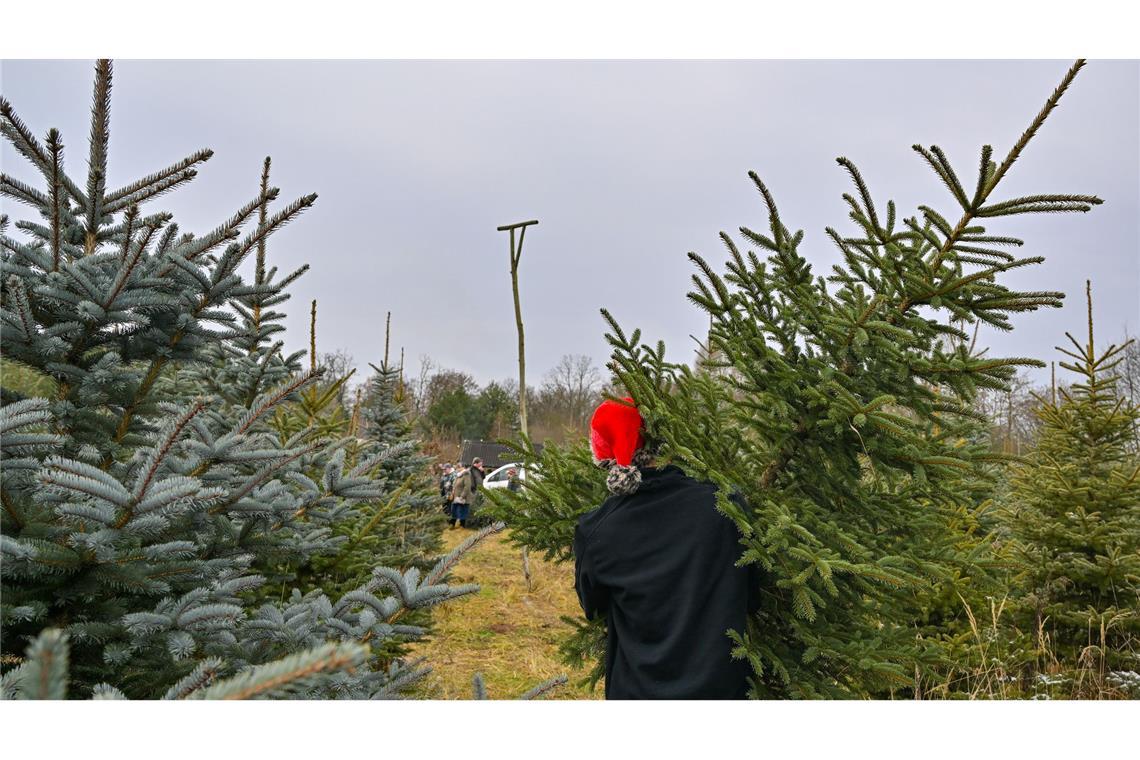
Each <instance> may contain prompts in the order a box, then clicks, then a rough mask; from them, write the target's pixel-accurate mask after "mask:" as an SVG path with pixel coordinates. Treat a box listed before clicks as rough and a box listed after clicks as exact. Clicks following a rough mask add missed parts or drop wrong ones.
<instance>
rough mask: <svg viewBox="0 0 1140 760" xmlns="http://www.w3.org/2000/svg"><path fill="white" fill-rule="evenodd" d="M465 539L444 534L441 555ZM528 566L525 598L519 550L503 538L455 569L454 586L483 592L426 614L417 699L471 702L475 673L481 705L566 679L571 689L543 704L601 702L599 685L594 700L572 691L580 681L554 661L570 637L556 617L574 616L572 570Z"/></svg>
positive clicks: (535, 561)
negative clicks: (428, 622)
mask: <svg viewBox="0 0 1140 760" xmlns="http://www.w3.org/2000/svg"><path fill="white" fill-rule="evenodd" d="M470 535H471V532H470V531H466V530H461V529H458V528H456V529H454V530H452V529H447V530H444V532H443V540H444V545H445V547H446V548H445V551H446V550H449V549H451V548H452V547H453V546H455V545H456V544H458V543H460V542H461V541H463V540H464V539H465V538H467V537H468V536H470ZM530 566H531V591H529V592H528V591H527V588H526V580H525V579H524V578H523V572H522V559H521V555H520V553H519V549H518V548H517V547H515V546H513V545H511V544H510V543H509V542H508V541H507V537H506V535H505V534H504V533H499V534H496V535H493V536H490V537H488V538H487V539H486V540H485V541H484V542H483V543H482V544H480V545H479V546H477V547H475V549H473V550H472V551H471V552H470V553H469V554H468V555H467V556H466V557H465V558H464V559H463V560H462V561H461V562H460V563H459V565H458V566H457V567H456V569H455V571H454V572H453V574H452V575H453V578H454V582H455V583H469V582H474V583H478V584H480V585H481V586H482V590H481V591H480V592H479V593H478V594H473V595H471V596H468V597H465V598H463V599H457V600H455V601H454V602H451V603H449V604H445V605H441V606H439V607H437V608H436V609H435V611H434V612H433V620H434V625H433V630H432V634H431V636H430V637H429V638H428V639H426V640H425V641H423V642H420V643H419V644H417V645H416V646H415V648H414V650H413V654H415V655H423V656H426V657H427V658H428V662H429V663H430V664H431V665H432V667H433V671H432V673H431V674H430V675H429V676H428V677H427V678H426V679H424V681H423V682H422V683H421V685H420V687H419V690H418V694H417V696H420V697H425V698H429V699H470V698H471V679H472V678H473V677H474V675H475V674H476V673H482V674H483V680H484V682H485V683H486V685H487V696H488V697H490V698H491V699H514V698H516V697H518V696H519V695H520V694H523V693H524V692H526V691H527V690H528V689H530V688H531V687H532V686H535V685H537V684H538V683H540V682H542V681H545V680H546V679H548V678H553V677H555V676H558V675H561V674H565V675H567V676H568V677H569V679H570V682H569V683H567V684H566V685H565V686H562V687H560V688H558V689H556V690H555V691H554V692H553V693H552V694H551V695H549V696H548V697H546V699H601V697H602V687H601V684H599V685H598V688H597V690H596V691H594V692H591V691H589V689H588V688H586V687H582V686H578V685H577V682H579V681H581V680H582V678H583V677H584V675H585V674H584V673H583V672H581V671H572V670H569V669H568V668H567V666H566V665H564V664H563V663H562V662H561V661H560V659H559V656H558V644H559V642H560V641H561V640H562V639H564V638H565V637H566V635H567V634H568V633H569V632H570V630H571V629H570V627H569V626H568V625H567V624H566V623H564V622H563V621H562V620H561V619H560V618H561V616H562V615H580V614H581V610H580V609H579V607H578V598H577V596H576V595H575V593H574V568H573V566H572V565H569V564H563V565H557V564H554V563H553V562H545V561H543V560H542V559H541V558H540V557H531V560H530Z"/></svg>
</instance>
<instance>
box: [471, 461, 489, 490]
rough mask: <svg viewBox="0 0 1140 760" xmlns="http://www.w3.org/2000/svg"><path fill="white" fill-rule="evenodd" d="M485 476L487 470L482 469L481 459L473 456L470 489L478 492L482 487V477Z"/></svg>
mask: <svg viewBox="0 0 1140 760" xmlns="http://www.w3.org/2000/svg"><path fill="white" fill-rule="evenodd" d="M485 477H487V472H486V471H485V470H484V469H483V460H482V459H480V458H479V457H475V458H474V459H472V460H471V491H472V492H473V493H475V492H478V490H479V489H480V488H482V487H483V479H484V478H485Z"/></svg>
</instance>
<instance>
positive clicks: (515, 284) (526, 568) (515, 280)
mask: <svg viewBox="0 0 1140 760" xmlns="http://www.w3.org/2000/svg"><path fill="white" fill-rule="evenodd" d="M532 224H538V220H537V219H531V220H530V221H528V222H517V223H515V224H504V225H503V226H502V227H498V228H497V230H498V231H499V232H507V231H509V232H510V233H511V292H512V293H513V294H514V297H515V326H516V327H517V328H518V331H519V431H520V432H521V433H522V434H523V435H524V436H525V435H527V434H528V432H527V425H526V337H525V335H524V332H523V320H522V307H521V306H520V305H519V260H520V259H522V246H523V238H525V237H526V228H527V227H529V226H531V225H532ZM515 230H518V231H519V238H518V246H517V247H516V245H515ZM522 563H523V577H524V578H525V579H526V590H527V592H528V593H529V592H530V591H531V590H532V587H531V575H530V555H529V553H528V552H527V549H526V547H525V546H524V547H523V549H522Z"/></svg>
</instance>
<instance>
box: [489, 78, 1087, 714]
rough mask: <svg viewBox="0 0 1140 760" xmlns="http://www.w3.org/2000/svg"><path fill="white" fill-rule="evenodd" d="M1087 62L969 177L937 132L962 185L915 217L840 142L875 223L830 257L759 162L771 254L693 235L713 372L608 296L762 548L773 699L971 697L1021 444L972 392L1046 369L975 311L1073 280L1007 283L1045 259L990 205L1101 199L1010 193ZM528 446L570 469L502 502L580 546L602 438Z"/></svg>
mask: <svg viewBox="0 0 1140 760" xmlns="http://www.w3.org/2000/svg"><path fill="white" fill-rule="evenodd" d="M1082 66H1083V61H1078V62H1077V63H1076V64H1074V65H1073V66H1072V68H1071V69H1070V70H1069V71H1068V73H1067V74H1066V75H1065V77H1064V79H1063V80H1062V82H1061V84H1060V85H1059V86H1058V87H1057V88H1056V90H1055V91H1054V92H1053V93H1052V95H1051V96H1050V97H1049V98H1048V100H1047V101H1046V104H1045V106H1044V107H1043V108H1042V109H1041V112H1040V113H1039V114H1038V115H1037V116H1036V118H1034V119H1033V121H1032V123H1031V124H1030V126H1029V128H1028V129H1027V130H1026V131H1025V133H1024V134H1023V135H1022V136H1021V138H1020V139H1019V140H1018V141H1017V143H1016V144H1015V145H1014V146H1013V148H1011V149H1010V150H1009V152H1008V153H1007V154H1006V156H1005V157H1004V158H1003V159H1002V160H1001V162H1000V163H998V162H995V160H994V159H993V150H992V149H991V148H990V147H989V146H985V147H983V148H982V151H981V158H980V161H979V166H978V171H977V178H976V181H974V182H972V183H971V184H970V186H968V187H967V186H966V185H964V184H963V182H962V181H961V180H960V179H959V176H960V175H959V173H958V172H957V171H955V169H954V168H952V166H951V164H950V162H949V160H948V158H947V157H946V155H945V154H944V152H943V151H942V150H941V149H939V148H938V147H937V146H931V147H929V148H927V147H923V146H917V145H916V146H914V149H915V151H916V152H917V153H918V154H919V156H920V157H921V158H922V159H923V160H924V161H925V162H926V163H927V164H928V165H929V166H930V167H931V169H932V170H933V171H934V173H935V175H936V176H937V178H938V179H939V181H940V182H941V184H943V185H944V186H945V187H946V189H947V190H948V191H949V194H950V209H949V210H946V209H944V210H942V211H938V210H936V209H935V207H934V206H933V205H930V206H926V205H924V206H920V207H918V212H917V214H915V215H913V216H910V217H906V218H904V217H901V216H900V215H899V214H898V212H897V210H896V207H895V205H894V203H893V202H888V203H887V204H886V206H885V211H884V210H883V208H882V207H881V206H880V205H878V204H876V203H875V202H874V200H873V199H872V193H871V190H870V187H869V185H868V184H867V182H866V180H865V179H864V177H863V175H862V174H861V172H860V171H859V170H858V169H857V168H856V166H855V164H854V163H853V162H851V161H850V160H848V159H846V158H840V159H838V163H839V165H840V167H841V168H842V169H843V170H844V171H845V172H846V173H847V174H848V175H849V176H850V178H851V180H852V183H853V186H854V190H853V192H852V193H850V194H845V195H844V200H845V201H846V202H847V205H848V207H849V209H850V212H849V217H850V220H851V222H852V223H853V225H854V230H853V231H851V232H848V233H846V234H841V233H840V232H838V231H836V230H835V229H831V228H828V229H827V235H828V237H829V238H830V239H831V241H832V242H833V243H834V244H835V245H836V246H837V247H838V249H839V251H840V253H841V254H842V263H841V264H838V265H836V266H834V267H833V268H832V270H831V272H830V274H829V275H828V276H827V277H824V276H819V275H817V274H816V273H815V272H814V271H813V268H812V266H811V264H810V263H809V261H808V259H807V258H806V257H805V256H804V255H803V254H802V253H801V252H800V248H801V244H802V243H803V240H804V235H803V232H802V231H797V232H792V231H791V230H790V229H789V227H788V226H786V224H785V222H784V220H783V219H782V218H781V217H780V214H779V211H778V209H777V206H776V202H775V199H774V197H773V195H772V193H771V192H770V191H769V190H768V188H767V186H766V185H765V184H764V183H763V182H762V181H761V180H760V178H759V176H757V175H756V174H754V173H752V174H750V175H749V176H750V178H751V180H752V183H753V185H754V186H755V188H756V190H757V191H758V192H759V194H760V196H761V199H762V202H763V205H764V209H765V212H766V215H767V228H766V229H765V230H763V231H756V230H754V229H751V228H748V227H742V228H741V230H740V234H741V237H742V238H743V243H744V245H745V246H753V247H754V248H755V250H746V249H744V248H743V247H742V246H741V245H740V244H738V242H737V241H736V240H734V239H733V238H732V237H731V236H729V235H728V234H722V235H721V241H722V243H723V244H724V246H725V248H726V249H727V252H728V257H729V258H728V262H727V263H726V265H725V266H724V269H723V271H718V270H717V269H716V268H714V267H713V266H712V265H711V264H709V263H708V262H707V261H706V260H705V259H704V258H703V257H701V256H698V255H697V254H695V253H693V254H690V255H689V258H690V259H691V260H692V262H693V264H694V265H695V266H696V268H697V273H696V274H695V275H694V276H693V290H692V292H691V293H690V294H689V299H690V301H692V302H693V303H694V304H695V305H697V306H698V307H699V308H701V309H702V310H704V311H706V312H707V313H708V314H709V315H710V318H711V328H710V332H709V345H708V348H707V351H706V352H705V353H706V356H705V357H704V358H703V360H702V362H701V367H700V369H698V370H696V371H694V370H693V369H691V368H689V367H688V366H686V365H680V364H674V363H670V362H667V361H666V360H665V358H664V357H665V347H664V345H663V344H661V343H658V344H657V345H653V346H651V345H647V344H643V343H642V342H641V333H640V331H637V330H635V331H633V332H632V333H626V332H625V331H624V330H622V328H621V327H620V326H619V325H618V324H617V322H616V321H615V320H614V319H613V318H612V317H611V316H610V315H609V314H608V313H606V312H604V311H603V316H604V317H605V318H606V320H607V322H608V324H609V328H610V331H609V334H608V335H607V339H608V340H609V342H610V344H611V345H612V347H613V357H612V363H611V369H612V371H613V372H614V375H615V379H616V381H617V384H618V385H619V387H622V388H624V389H625V390H626V391H627V392H628V393H629V395H631V396H632V397H633V398H634V399H635V401H636V403H637V405H638V407H639V409H640V410H641V413H642V415H643V416H644V418H645V420H646V427H647V434H648V438H649V440H650V441H651V443H652V445H654V446H655V447H656V449H657V454H658V456H659V457H660V458H661V459H664V460H667V461H671V462H674V463H676V464H678V465H680V466H681V467H683V468H684V469H685V470H686V471H688V472H689V473H691V474H692V475H694V476H695V477H698V478H701V479H706V480H709V481H711V482H713V483H715V484H717V485H718V486H719V497H718V506H719V509H720V510H721V511H722V512H723V513H724V514H725V515H726V516H727V517H729V518H730V519H732V520H733V521H734V522H735V523H736V524H737V525H738V527H739V528H740V531H741V534H742V541H741V543H742V547H741V562H743V563H756V564H759V565H761V566H762V567H763V569H764V570H765V571H766V577H767V580H766V582H765V585H764V588H763V593H762V599H763V601H762V605H761V609H760V611H759V613H758V614H757V615H756V616H755V618H754V619H753V620H752V621H751V622H750V624H749V626H748V630H745V631H737V632H733V634H732V637H733V639H734V641H735V642H736V644H737V647H736V655H737V656H740V657H744V658H747V659H748V660H749V662H750V663H751V664H752V666H753V671H754V677H753V679H752V686H753V688H752V692H753V694H754V695H755V696H757V697H765V698H780V697H795V698H804V697H882V696H888V695H896V696H925V695H928V694H929V693H930V691H929V689H930V688H931V686H932V685H934V684H938V685H940V691H938V692H936V693H940V694H942V695H950V694H953V693H954V686H953V683H952V669H953V665H954V662H955V659H956V657H957V656H958V655H957V653H958V650H959V649H960V647H962V646H964V645H965V642H966V641H967V638H968V637H967V634H966V630H967V628H966V626H967V624H966V622H965V621H964V620H963V617H964V614H963V613H964V608H963V605H962V602H961V600H962V599H963V598H966V599H970V598H976V595H978V594H983V593H985V592H986V591H987V589H991V588H992V587H993V584H995V583H996V579H995V577H994V576H995V573H994V572H993V571H994V569H995V568H996V567H997V566H999V565H1000V564H1002V561H1003V558H1001V557H998V556H996V555H995V554H994V552H993V551H992V549H991V542H992V537H991V536H990V535H988V525H989V524H990V523H992V518H990V517H989V516H988V512H989V510H990V507H991V504H990V503H989V496H990V492H991V489H990V487H989V485H988V483H989V481H990V479H991V476H992V472H993V469H994V466H995V460H1000V458H1001V457H1000V456H999V455H994V454H992V453H991V452H990V451H989V447H988V445H987V443H986V437H985V435H984V431H983V429H982V427H981V424H982V422H981V420H980V419H979V415H978V414H977V413H976V412H975V411H974V410H973V408H972V401H973V399H974V396H975V394H976V393H977V391H978V390H979V389H982V388H1005V387H1006V384H1007V383H1008V382H1009V380H1010V379H1011V378H1013V377H1014V374H1015V372H1016V371H1017V369H1018V368H1019V367H1023V366H1041V362H1039V361H1037V360H1035V359H1032V358H1028V357H1009V358H987V357H983V356H980V355H977V354H975V353H972V352H971V349H970V340H969V335H968V334H967V332H966V329H967V328H970V327H972V326H975V325H977V324H979V323H980V324H986V325H990V326H992V327H995V328H997V329H1001V330H1009V329H1011V328H1012V323H1011V321H1010V318H1011V317H1012V316H1013V315H1015V314H1018V313H1021V312H1028V311H1034V310H1036V309H1040V308H1048V307H1055V306H1058V305H1059V304H1060V303H1061V299H1062V298H1063V294H1062V293H1059V292H1053V291H1041V292H1039V291H1018V290H1015V289H1012V288H1010V287H1009V286H1008V285H1006V284H1005V282H1004V281H1005V280H1006V279H1007V278H1006V274H1007V272H1009V271H1011V270H1013V269H1017V268H1021V267H1026V266H1032V265H1034V264H1038V263H1040V262H1041V261H1042V259H1041V257H1038V256H1021V257H1019V256H1017V255H1015V254H1013V253H1011V252H1010V251H1011V250H1016V249H1018V248H1020V247H1021V246H1022V241H1021V240H1019V239H1016V238H1011V237H1006V236H1002V235H1000V234H995V233H993V232H990V231H989V230H988V228H987V227H986V226H984V225H985V224H988V223H989V222H988V220H990V219H999V218H1004V217H1010V216H1016V215H1023V214H1034V213H1044V212H1058V213H1060V212H1070V211H1088V210H1089V209H1090V208H1091V207H1092V206H1095V205H1097V204H1099V203H1100V202H1101V201H1100V199H1099V198H1096V197H1093V196H1087V195H1070V194H1040V195H1032V196H1024V197H1018V198H1010V199H1002V198H1001V197H1000V195H999V190H1000V186H1001V183H1002V180H1003V179H1004V178H1005V177H1006V176H1007V174H1008V173H1009V171H1010V169H1011V168H1012V167H1013V165H1014V164H1015V162H1017V161H1018V160H1019V158H1020V157H1021V155H1022V153H1023V151H1024V149H1025V147H1026V145H1027V144H1028V143H1029V141H1030V140H1031V139H1032V138H1033V136H1034V135H1036V133H1037V132H1038V130H1039V129H1040V128H1041V127H1042V125H1043V124H1044V122H1045V120H1046V118H1047V117H1048V116H1049V114H1050V113H1051V112H1052V110H1053V109H1054V108H1055V107H1056V106H1057V104H1058V102H1059V101H1060V99H1061V97H1062V95H1063V94H1064V92H1065V91H1066V89H1067V88H1068V87H1069V85H1070V83H1071V82H1072V80H1073V78H1074V77H1075V76H1076V74H1077V72H1078V71H1079V70H1080V68H1081V67H1082ZM951 220H954V221H951ZM757 251H758V252H757ZM528 461H531V462H533V463H535V464H537V466H538V467H540V468H542V470H543V472H544V474H547V475H548V477H547V478H546V479H544V481H542V483H541V484H540V485H536V484H532V483H529V482H528V484H527V487H526V488H525V489H524V490H523V493H522V494H521V495H520V496H518V497H511V496H509V495H505V496H503V497H502V501H503V505H502V507H501V509H500V512H499V514H500V516H501V517H503V519H507V520H509V521H510V522H511V525H512V528H513V529H514V535H515V537H516V538H517V540H519V541H522V542H524V543H528V544H529V545H531V546H532V547H534V548H536V549H542V550H545V551H546V552H547V554H548V555H550V556H554V557H559V558H567V557H568V553H567V552H568V549H569V546H570V539H569V535H570V534H569V531H568V529H567V526H569V525H571V524H572V522H573V518H574V517H575V516H576V515H577V514H580V513H581V512H584V511H587V510H589V509H592V508H593V507H595V506H597V504H598V503H599V502H600V501H601V498H600V496H601V492H600V483H601V473H599V472H597V471H594V472H591V471H590V469H589V464H588V462H587V460H586V457H585V455H584V453H583V452H582V451H578V452H576V453H575V452H573V451H571V452H562V451H557V450H554V449H548V450H547V451H546V452H544V453H543V455H542V457H538V458H536V457H534V456H533V452H531V453H530V456H528ZM733 492H738V493H740V494H741V495H742V496H743V497H744V498H745V500H746V502H747V504H748V505H749V507H750V511H745V509H743V508H742V507H741V506H740V505H739V504H738V503H737V502H736V501H734V500H730V499H729V498H728V497H729V495H730V494H732V493H733ZM497 500H498V499H497ZM547 520H550V521H552V524H551V525H548V526H546V527H543V526H541V525H539V523H542V522H543V521H547ZM587 638H588V633H586V634H584V633H583V632H582V631H581V630H580V631H579V636H578V639H577V644H576V645H575V646H573V647H572V650H573V652H575V653H577V656H580V657H586V656H588V655H589V653H590V652H591V651H592V652H597V651H599V649H598V647H597V646H596V642H595V645H594V646H593V647H592V648H591V647H590V646H589V641H588V640H587Z"/></svg>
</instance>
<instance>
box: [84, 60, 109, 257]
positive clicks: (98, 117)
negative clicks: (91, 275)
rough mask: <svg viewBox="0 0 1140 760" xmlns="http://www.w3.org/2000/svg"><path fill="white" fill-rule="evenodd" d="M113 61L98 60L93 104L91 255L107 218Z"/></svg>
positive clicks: (89, 181)
mask: <svg viewBox="0 0 1140 760" xmlns="http://www.w3.org/2000/svg"><path fill="white" fill-rule="evenodd" d="M111 74H112V66H111V61H109V60H107V59H105V58H104V59H101V60H99V61H98V62H97V63H96V64H95V92H94V94H93V95H92V106H91V137H90V142H91V155H90V157H89V159H88V165H89V168H88V172H87V248H86V252H87V255H88V256H90V255H91V254H92V253H94V252H95V242H96V235H97V233H98V229H99V226H100V224H101V223H102V221H103V214H104V211H103V204H104V198H103V193H104V192H105V190H106V187H107V147H108V143H109V141H110V127H111Z"/></svg>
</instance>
